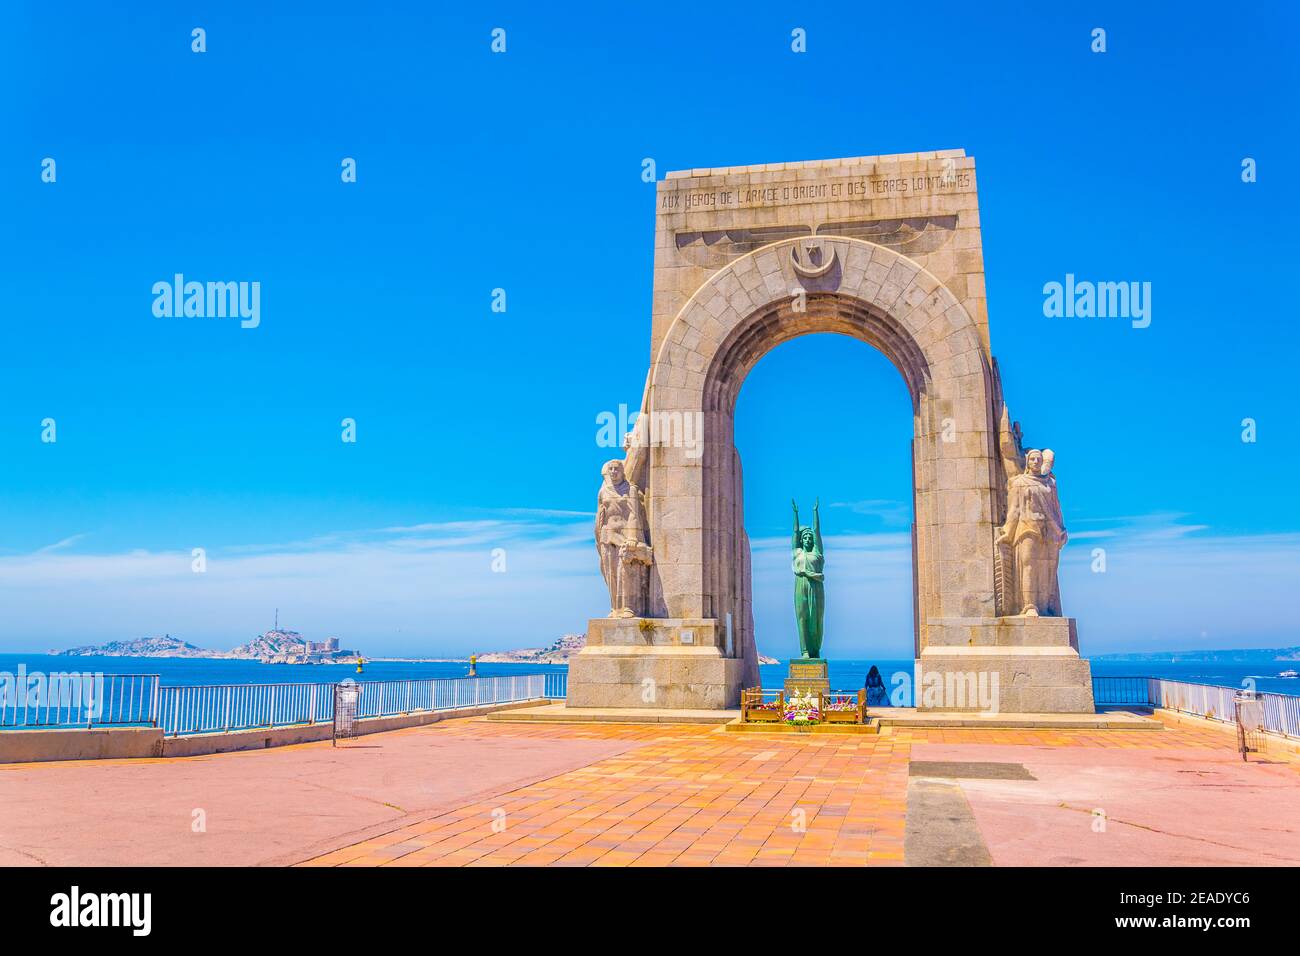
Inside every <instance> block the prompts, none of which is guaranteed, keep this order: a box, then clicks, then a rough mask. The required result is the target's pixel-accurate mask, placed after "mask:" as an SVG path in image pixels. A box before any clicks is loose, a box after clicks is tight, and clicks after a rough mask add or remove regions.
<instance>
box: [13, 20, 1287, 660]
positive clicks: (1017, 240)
mask: <svg viewBox="0 0 1300 956" xmlns="http://www.w3.org/2000/svg"><path fill="white" fill-rule="evenodd" d="M267 6H268V5H265V4H254V3H221V4H216V3H213V4H185V3H177V4H166V5H161V4H160V5H156V8H155V9H153V10H150V9H148V8H147V7H146V6H145V5H131V6H130V7H129V8H128V9H126V10H121V9H113V8H102V7H99V6H96V5H89V4H86V5H75V4H74V5H62V6H58V7H52V6H49V5H46V4H35V3H23V4H18V5H17V6H16V7H15V8H13V9H11V10H10V11H9V12H8V14H7V19H8V22H7V24H6V26H7V28H8V29H6V30H5V31H4V32H3V34H2V35H0V79H2V80H3V82H2V83H0V102H2V103H3V107H4V110H3V115H4V116H5V117H6V123H5V126H6V135H5V137H4V146H3V149H0V203H3V208H4V210H5V214H4V216H3V217H0V224H2V228H0V262H3V269H2V270H0V283H2V286H0V291H2V292H3V295H4V300H3V301H4V302H5V306H6V313H7V315H6V319H7V321H5V322H4V323H3V325H2V326H0V329H2V331H0V335H2V336H3V342H2V343H0V461H2V462H3V484H0V606H3V607H4V608H5V613H4V614H3V615H0V618H2V620H0V650H40V649H44V648H46V647H61V646H67V645H70V644H75V643H86V642H91V641H100V640H107V639H114V638H127V637H138V636H144V635H147V634H154V633H161V632H164V631H168V632H171V633H172V634H175V635H178V636H181V637H184V638H186V639H188V640H192V641H194V642H195V643H199V644H203V645H206V646H218V647H224V646H233V645H234V644H235V643H238V642H240V641H243V640H246V639H247V638H248V637H249V636H251V635H252V634H253V633H255V632H257V631H259V630H262V629H264V628H265V627H266V626H269V622H270V617H271V614H272V613H273V610H274V608H275V607H277V606H278V607H279V608H280V609H281V620H282V621H286V622H288V623H289V624H291V625H295V626H298V627H299V628H300V629H302V630H303V631H304V632H306V633H309V634H311V635H312V636H316V637H321V636H324V635H325V634H338V636H340V638H343V639H344V641H345V643H351V644H355V645H356V646H359V647H361V648H362V649H363V650H366V651H367V652H368V653H372V654H380V653H401V654H408V653H409V654H415V653H429V654H436V653H445V652H452V651H465V652H467V651H470V650H474V649H479V650H482V649H487V648H500V647H513V646H536V645H538V644H544V643H547V642H549V641H550V640H552V639H553V638H554V637H556V636H558V635H559V634H561V633H564V632H566V631H580V630H582V629H583V627H584V626H585V622H586V619H587V618H588V617H590V616H592V615H593V614H598V613H599V612H600V611H601V610H602V606H601V605H602V601H603V600H604V596H603V594H604V589H603V585H602V582H601V581H600V577H599V572H598V570H597V567H596V562H595V555H594V551H593V549H592V548H591V546H590V524H591V512H592V511H593V509H594V505H593V502H594V498H595V493H596V489H597V487H598V484H599V474H598V472H599V467H600V464H601V463H602V461H604V460H605V458H607V457H608V450H607V449H604V448H600V447H598V445H597V444H596V441H595V436H596V431H597V427H596V424H595V419H596V415H597V414H599V413H600V412H602V411H608V410H617V409H618V407H619V405H620V404H627V405H630V406H633V407H635V405H636V404H637V403H638V402H639V400H640V391H641V386H642V383H643V381H644V377H645V371H646V365H647V362H648V359H649V344H650V343H649V305H650V284H651V268H652V245H653V214H654V203H653V189H654V187H653V186H652V185H649V184H647V183H644V182H642V181H641V177H640V173H641V163H642V160H643V159H644V158H646V157H651V158H653V159H654V160H655V163H656V166H657V168H658V170H659V172H660V175H662V174H663V172H664V171H667V170H671V169H682V168H692V167H703V166H714V165H738V164H747V163H761V162H774V161H784V160H799V159H816V158H826V157H835V156H857V155H869V154H884V153H891V152H910V151H916V150H926V149H944V148H952V147H962V148H965V149H966V150H967V151H968V153H969V154H970V155H973V156H974V157H975V158H976V162H977V164H978V173H979V189H980V193H979V195H980V204H981V221H982V225H983V240H984V257H985V265H986V270H987V281H988V296H989V312H990V324H991V330H992V332H991V334H992V341H993V350H994V353H995V355H996V356H997V357H998V359H999V362H1000V364H1001V367H1002V371H1003V378H1004V382H1005V385H1006V391H1007V395H1008V398H1009V401H1010V403H1011V407H1012V412H1013V414H1014V415H1015V417H1017V418H1018V419H1020V420H1021V421H1022V422H1023V423H1024V427H1025V432H1026V437H1027V439H1028V440H1029V441H1030V442H1031V443H1033V444H1046V445H1050V446H1051V447H1053V448H1055V449H1056V451H1057V453H1058V460H1057V473H1058V477H1059V481H1060V487H1061V491H1062V498H1063V506H1064V509H1065V513H1066V518H1067V524H1068V525H1069V526H1070V528H1071V531H1072V543H1071V545H1070V546H1069V547H1068V548H1067V550H1066V553H1065V557H1064V564H1063V569H1062V588H1063V598H1064V601H1065V605H1066V612H1067V613H1069V614H1071V615H1073V616H1076V617H1077V618H1078V619H1079V627H1080V635H1081V640H1082V642H1083V646H1084V650H1085V652H1089V651H1091V652H1094V653H1100V652H1104V651H1109V650H1155V649H1160V648H1162V647H1163V648H1182V647H1197V646H1203V647H1209V646H1224V647H1226V646H1273V645H1278V644H1295V643H1300V632H1297V629H1296V627H1295V625H1294V623H1293V619H1294V618H1293V607H1294V592H1295V588H1296V584H1297V582H1298V581H1300V507H1297V505H1296V503H1295V498H1294V495H1295V492H1294V487H1295V474H1296V466H1297V463H1298V462H1300V450H1298V449H1300V427H1298V426H1297V421H1296V418H1297V401H1296V393H1295V387H1294V380H1295V377H1296V376H1295V373H1294V371H1293V369H1294V364H1295V359H1294V355H1295V351H1296V348H1297V346H1300V333H1298V332H1297V319H1298V318H1300V316H1298V315H1297V312H1298V311H1300V309H1298V308H1297V306H1296V304H1295V301H1294V299H1293V298H1292V297H1291V296H1290V295H1289V294H1286V290H1288V289H1289V280H1292V279H1293V277H1294V274H1295V262H1296V256H1297V252H1298V251H1300V250H1298V249H1297V241H1296V238H1295V234H1294V229H1293V226H1292V224H1293V223H1294V221H1295V218H1296V212H1297V208H1296V206H1297V201H1296V198H1295V197H1296V192H1295V189H1294V185H1293V181H1292V180H1293V177H1292V175H1291V163H1292V161H1293V157H1294V155H1295V153H1296V151H1297V145H1298V144H1297V139H1298V137H1297V130H1296V123H1295V118H1294V117H1295V111H1294V99H1295V93H1296V91H1297V89H1298V88H1300V84H1298V83H1297V63H1298V62H1300V58H1297V57H1296V55H1295V53H1296V51H1295V43H1296V41H1295V37H1296V35H1297V27H1300V15H1297V13H1296V12H1295V9H1294V7H1293V6H1291V5H1287V4H1276V5H1275V4H1261V5H1252V6H1251V7H1250V8H1249V9H1248V10H1246V9H1242V10H1240V11H1238V12H1236V13H1235V14H1233V15H1225V14H1224V13H1223V12H1222V11H1221V10H1216V9H1213V8H1211V7H1210V6H1208V5H1198V4H1182V5H1178V6H1177V7H1176V8H1173V12H1169V11H1162V10H1158V9H1151V10H1135V9H1133V8H1132V7H1133V5H1129V4H1087V5H1068V4H1065V5H1062V4H1050V5H1049V4H1041V5H1040V4H1027V5H1023V6H1021V5H1017V6H1014V7H1012V6H1008V7H1005V8H1003V9H1002V10H1001V11H999V10H998V8H997V7H996V6H994V7H990V8H987V9H983V8H981V9H983V12H981V13H980V14H979V15H976V9H977V8H975V7H972V6H971V5H970V4H952V5H945V4H930V5H927V6H926V8H925V11H924V14H923V15H920V14H917V15H913V14H910V13H906V12H904V11H902V10H901V9H900V10H899V11H896V12H895V13H893V14H889V15H886V12H885V11H883V10H880V11H876V12H874V13H873V12H872V11H871V10H869V9H866V8H855V10H854V11H852V12H849V11H847V8H844V7H843V6H837V5H828V6H823V7H817V8H809V9H798V10H796V9H793V8H791V7H789V5H786V4H766V3H747V4H744V5H743V6H737V7H735V8H732V9H729V10H713V9H711V8H708V7H703V6H700V5H698V4H691V5H687V4H671V3H669V4H656V5H653V6H638V5H626V4H623V5H609V8H608V9H605V8H602V7H599V6H591V7H589V8H587V9H586V10H585V11H581V10H575V11H573V12H559V11H556V10H551V9H548V8H541V7H536V6H535V5H514V4H490V5H476V6H475V7H474V8H473V9H472V10H469V11H456V10H447V11H443V10H441V9H438V8H437V7H435V6H434V5H426V4H414V3H412V4H384V5H380V6H379V8H378V9H376V8H375V7H374V6H367V5H354V4H337V5H336V4H329V3H314V4H311V5H310V6H303V7H301V8H293V7H288V6H286V7H285V8H284V9H279V8H278V7H279V5H277V9H274V10H268V9H265V8H266V7H267ZM195 27H203V28H204V29H205V30H206V31H207V52H206V53H202V54H196V53H193V52H192V51H191V30H192V29H193V28H195ZM494 27H502V28H504V29H505V30H506V31H507V33H506V36H507V52H506V53H505V54H500V55H494V54H492V53H491V52H490V50H489V43H490V39H491V38H490V32H491V30H492V29H493V28H494ZM795 27H801V28H803V29H805V30H806V31H807V36H808V52H807V53H804V54H795V53H793V52H791V50H790V31H791V30H792V29H794V28H795ZM1095 27H1102V28H1104V29H1105V30H1106V31H1107V52H1106V53H1104V54H1094V53H1092V52H1091V51H1090V48H1089V47H1090V43H1091V37H1090V33H1091V31H1092V29H1093V28H1095ZM46 157H51V158H53V159H55V161H56V163H57V181H56V182H55V183H52V184H51V183H43V182H42V181H41V162H42V160H43V159H44V158H46ZM344 157H352V158H354V159H355V160H356V162H357V172H358V177H357V182H356V183H352V184H344V183H342V182H341V181H340V163H341V161H342V159H343V158H344ZM1245 157H1251V158H1254V159H1255V160H1256V161H1257V163H1258V182H1256V183H1253V184H1244V183H1243V182H1242V181H1241V175H1240V171H1241V162H1242V159H1243V158H1245ZM178 272H180V273H184V274H185V275H186V276H187V277H189V278H194V279H200V280H210V279H211V280H245V281H258V282H260V283H261V289H262V294H261V324H260V326H259V327H258V328H256V329H241V328H240V327H239V325H238V323H236V322H231V321H211V322H210V321H206V320H194V319H159V318H156V317H155V316H154V315H153V313H152V304H153V296H152V294H151V292H150V290H151V287H152V285H153V283H155V282H157V281H159V280H169V279H170V278H171V277H172V276H173V275H174V274H175V273H178ZM1066 273H1073V274H1075V275H1076V276H1079V277H1080V278H1091V279H1094V280H1107V281H1121V280H1132V281H1142V282H1150V283H1151V284H1152V307H1153V314H1152V323H1151V325H1150V327H1149V328H1146V329H1133V328H1131V327H1130V326H1129V324H1128V323H1126V322H1115V321H1098V320H1082V319H1080V320H1067V319H1049V318H1046V317H1044V315H1043V285H1044V283H1046V282H1050V281H1062V280H1063V279H1064V276H1065V274H1066ZM495 288H503V289H505V290H506V293H507V311H506V312H504V313H498V312H493V311H492V310H491V299H492V290H493V289H495ZM807 376H815V377H816V379H817V381H818V387H819V389H820V393H821V400H822V407H823V409H824V413H823V415H822V416H821V417H820V418H819V419H818V420H817V421H815V422H810V421H808V420H806V419H805V418H804V417H801V416H798V415H796V414H795V413H794V412H792V411H791V410H790V409H788V408H787V407H786V404H787V403H786V402H785V394H786V389H787V388H788V386H789V383H790V382H791V381H793V380H795V379H797V378H800V377H807ZM47 417H49V418H53V419H55V421H56V422H57V436H58V441H57V442H56V443H54V444H47V443H42V442H41V440H40V438H41V421H42V420H43V419H45V418H47ZM1247 417H1249V418H1253V419H1255V420H1256V422H1257V428H1258V440H1257V441H1256V442H1254V443H1244V442H1242V440H1241V431H1242V427H1241V421H1242V419H1243V418H1247ZM343 418H353V419H355V420H356V422H357V436H358V440H357V442H356V443H355V444H344V443H343V442H342V441H341V440H340V431H341V427H340V422H341V420H342V419H343ZM737 428H738V432H737V443H738V446H739V447H740V450H741V453H742V455H743V456H744V462H745V474H746V481H747V485H746V512H747V521H748V528H749V533H750V535H751V538H752V539H753V540H754V542H755V576H756V588H757V593H756V606H757V609H758V627H759V641H760V647H761V648H762V649H763V650H764V651H765V652H766V653H770V654H774V655H781V656H784V655H788V654H789V653H791V652H792V650H793V649H794V647H795V645H796V639H795V636H794V634H793V628H792V626H791V622H790V620H789V618H790V617H791V614H790V608H789V604H790V600H791V598H790V591H791V585H790V582H789V581H788V570H787V569H786V562H787V556H786V555H785V554H783V549H784V535H785V534H786V529H787V525H788V508H789V500H790V498H791V496H792V495H795V496H798V497H799V499H800V501H801V503H802V504H803V505H804V507H808V506H810V504H811V502H812V499H813V497H814V496H817V495H820V497H821V500H822V502H823V505H824V511H825V515H824V519H825V523H826V526H827V528H826V530H827V534H828V537H829V538H830V539H831V540H830V542H829V543H828V549H829V558H828V561H829V563H828V589H829V594H830V600H829V604H828V621H829V623H828V638H827V640H828V645H827V647H828V653H830V654H831V655H832V656H837V657H846V656H866V655H883V656H886V657H904V656H907V654H908V653H910V647H911V628H910V616H911V615H910V609H909V608H910V605H909V603H908V602H909V600H910V591H911V585H910V559H909V557H908V551H907V544H906V538H907V529H908V523H909V521H910V465H909V449H908V441H909V438H910V417H909V411H908V406H907V400H906V394H905V391H904V388H903V385H902V382H901V380H900V379H899V377H898V375H897V373H896V372H895V371H894V370H893V369H892V367H890V366H889V365H888V363H887V362H886V361H885V360H884V359H883V357H881V356H880V355H878V354H876V353H875V352H873V351H872V350H871V349H870V348H868V347H867V346H865V345H862V344H861V343H857V342H854V341H850V340H848V339H840V338H836V337H829V336H809V337H805V338H802V339H798V340H796V341H794V342H791V343H788V344H786V345H784V346H782V347H780V348H778V349H776V350H775V351H773V352H772V353H771V354H770V355H768V356H767V357H766V358H764V359H763V360H762V361H761V362H760V363H759V365H758V367H757V368H756V369H755V370H754V372H753V373H752V375H751V376H750V379H749V380H748V381H747V383H746V385H745V387H744V389H743V391H742V394H741V397H740V402H739V406H738V423H737ZM810 448H811V449H819V451H818V452H817V454H815V455H810V454H808V449H810ZM1099 546H1104V547H1105V548H1106V549H1107V571H1106V573H1105V574H1095V573H1093V572H1092V571H1091V570H1090V567H1089V564H1090V560H1091V558H1090V553H1091V549H1092V548H1094V547H1099ZM195 547H202V548H205V549H206V551H207V555H208V562H209V564H208V571H207V573H206V574H202V575H196V574H193V573H192V572H191V570H190V562H191V557H190V555H191V549H193V548H195ZM494 548H504V549H505V552H506V561H507V565H506V566H507V570H506V572H505V573H493V572H492V570H491V552H492V550H493V549H494Z"/></svg>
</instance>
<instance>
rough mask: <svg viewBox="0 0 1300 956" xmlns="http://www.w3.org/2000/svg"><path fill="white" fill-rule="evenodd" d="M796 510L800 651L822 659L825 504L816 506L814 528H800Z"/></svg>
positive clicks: (796, 600)
mask: <svg viewBox="0 0 1300 956" xmlns="http://www.w3.org/2000/svg"><path fill="white" fill-rule="evenodd" d="M790 504H791V506H793V508H794V540H793V541H792V542H791V544H792V546H793V549H794V554H793V561H792V564H793V565H794V619H795V622H796V623H797V624H798V625H799V650H800V652H801V653H802V654H803V656H804V657H811V658H820V657H821V656H822V633H823V630H824V620H825V617H826V585H825V577H826V576H825V574H824V573H823V570H822V569H823V568H824V567H825V565H826V555H825V552H823V551H822V519H821V515H820V514H818V508H819V507H820V505H821V502H820V501H818V502H816V503H815V504H814V505H813V526H812V527H811V528H808V527H804V528H801V527H799V505H798V504H797V503H796V502H794V501H791V502H790Z"/></svg>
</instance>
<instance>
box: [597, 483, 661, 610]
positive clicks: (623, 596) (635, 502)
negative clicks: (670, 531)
mask: <svg viewBox="0 0 1300 956" xmlns="http://www.w3.org/2000/svg"><path fill="white" fill-rule="evenodd" d="M600 473H601V475H603V476H604V479H605V480H604V481H603V482H602V483H601V486H600V493H599V494H598V495H597V496H596V550H597V551H598V552H599V554H600V573H601V574H602V575H603V576H604V578H605V584H606V585H607V586H608V587H609V608H610V611H609V616H610V617H641V616H644V615H645V613H646V610H647V604H648V598H649V589H650V564H651V562H652V560H653V559H652V556H651V554H652V553H651V550H650V545H649V543H648V542H647V534H648V530H649V529H648V524H647V522H646V513H645V496H644V495H643V494H642V493H641V489H639V488H637V486H636V485H634V484H633V483H632V482H631V481H629V480H628V479H627V476H626V475H625V474H624V472H623V462H622V461H620V460H619V459H617V458H614V459H611V460H610V461H607V462H605V465H604V467H603V468H601V470H600Z"/></svg>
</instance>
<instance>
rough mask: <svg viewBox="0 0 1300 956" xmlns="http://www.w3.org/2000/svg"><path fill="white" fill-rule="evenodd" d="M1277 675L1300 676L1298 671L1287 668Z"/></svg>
mask: <svg viewBox="0 0 1300 956" xmlns="http://www.w3.org/2000/svg"><path fill="white" fill-rule="evenodd" d="M1277 676H1278V677H1287V678H1295V677H1300V671H1295V670H1287V671H1283V672H1282V673H1280V674H1278V675H1277Z"/></svg>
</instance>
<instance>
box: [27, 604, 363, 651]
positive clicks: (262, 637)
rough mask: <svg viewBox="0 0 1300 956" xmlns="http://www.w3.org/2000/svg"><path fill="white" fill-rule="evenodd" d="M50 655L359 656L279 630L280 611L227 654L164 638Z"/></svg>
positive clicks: (330, 640) (332, 640) (333, 641)
mask: <svg viewBox="0 0 1300 956" xmlns="http://www.w3.org/2000/svg"><path fill="white" fill-rule="evenodd" d="M50 653H51V654H56V655H58V656H62V657H206V658H216V659H224V660H243V661H261V662H262V663H263V664H337V663H346V662H349V661H352V660H355V659H356V658H357V657H359V656H360V654H359V652H358V651H355V650H350V649H347V648H340V647H339V639H338V638H337V637H327V638H325V640H323V641H309V640H307V639H306V638H304V637H303V636H302V635H301V634H299V633H298V632H297V631H290V630H282V629H281V628H280V612H279V610H277V611H276V612H275V624H274V626H273V627H272V628H271V630H269V631H267V632H266V633H264V634H259V635H258V636H257V637H255V638H253V639H252V640H251V641H249V642H248V643H247V644H241V645H239V646H238V647H236V648H235V649H234V650H230V651H213V650H208V649H206V648H202V647H198V646H196V645H194V644H190V643H188V642H187V641H182V640H180V639H179V638H175V637H172V636H171V635H170V634H164V635H163V636H162V637H143V638H139V639H137V640H133V641H109V642H108V643H107V644H99V645H90V644H88V645H85V646H84V647H72V648H69V649H68V650H66V651H51V652H50Z"/></svg>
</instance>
